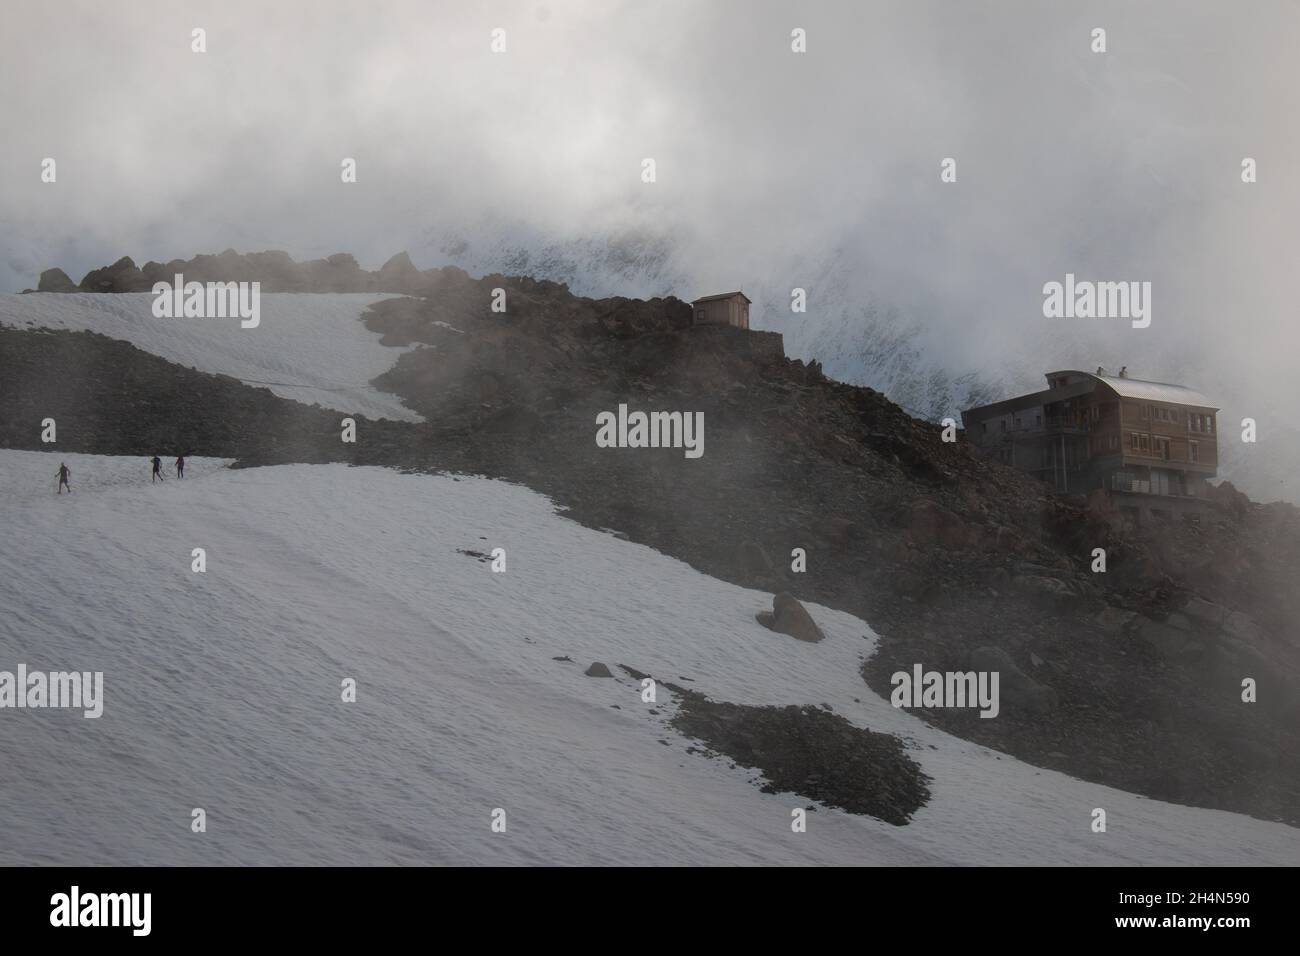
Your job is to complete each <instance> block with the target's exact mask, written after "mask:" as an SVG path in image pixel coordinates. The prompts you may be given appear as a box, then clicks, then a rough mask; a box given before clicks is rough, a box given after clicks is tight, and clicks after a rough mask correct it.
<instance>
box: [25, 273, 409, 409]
mask: <svg viewBox="0 0 1300 956" xmlns="http://www.w3.org/2000/svg"><path fill="white" fill-rule="evenodd" d="M388 298H393V296H389V295H351V294H334V293H328V294H305V293H276V294H266V295H263V296H262V297H261V322H260V323H259V324H258V326H257V327H256V328H250V329H245V328H241V327H240V322H239V319H196V318H181V319H158V318H154V315H153V311H152V309H153V301H154V297H153V296H152V295H151V294H149V293H147V292H145V293H130V294H114V295H97V294H94V293H68V294H58V295H55V294H43V295H0V325H8V326H13V327H15V328H20V329H25V328H46V329H73V330H81V329H89V330H90V331H92V332H99V333H100V334H102V335H107V336H108V337H109V338H114V339H125V340H126V341H128V342H130V343H131V344H132V345H134V346H136V347H137V348H140V349H143V350H144V351H146V352H152V353H153V354H155V355H159V356H161V357H162V358H165V359H167V360H168V361H170V362H176V363H178V364H180V365H184V366H186V367H191V366H192V367H194V368H197V369H198V370H199V371H201V372H219V373H221V374H223V375H229V376H231V377H233V378H238V379H241V380H242V381H245V382H249V383H251V384H256V385H265V386H267V387H268V388H270V389H271V391H272V392H274V393H275V394H276V395H279V396H280V397H281V398H290V399H293V400H294V401H298V402H303V403H304V404H307V405H312V404H316V405H321V406H323V407H325V408H334V409H337V410H339V411H341V412H351V413H352V414H359V415H365V416H367V417H369V418H392V419H398V420H403V421H421V420H422V419H421V417H420V416H419V415H417V414H416V413H415V412H413V411H411V410H410V409H409V408H407V407H406V406H404V405H403V404H402V403H401V401H400V400H399V399H398V397H397V396H396V395H392V394H390V393H388V392H381V391H380V390H379V389H377V388H374V387H372V386H371V385H370V381H371V379H373V378H375V377H376V376H378V375H382V374H383V373H384V372H386V371H388V370H389V369H390V368H392V367H393V365H394V364H395V363H396V362H397V359H398V357H399V356H400V355H401V354H402V353H403V352H404V351H406V349H404V348H403V349H398V348H389V347H387V346H383V345H380V344H379V338H380V336H379V335H377V334H376V333H374V332H371V331H370V330H368V329H367V328H366V327H365V326H364V325H363V324H362V323H361V320H360V316H361V314H362V313H363V312H365V310H366V309H367V308H369V307H370V306H371V305H372V304H373V303H375V302H378V301H379V300H381V299H388Z"/></svg>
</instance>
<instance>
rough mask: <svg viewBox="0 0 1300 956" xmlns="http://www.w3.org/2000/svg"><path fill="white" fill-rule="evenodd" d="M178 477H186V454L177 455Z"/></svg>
mask: <svg viewBox="0 0 1300 956" xmlns="http://www.w3.org/2000/svg"><path fill="white" fill-rule="evenodd" d="M176 477H177V478H184V477H185V456H184V455H177V456H176Z"/></svg>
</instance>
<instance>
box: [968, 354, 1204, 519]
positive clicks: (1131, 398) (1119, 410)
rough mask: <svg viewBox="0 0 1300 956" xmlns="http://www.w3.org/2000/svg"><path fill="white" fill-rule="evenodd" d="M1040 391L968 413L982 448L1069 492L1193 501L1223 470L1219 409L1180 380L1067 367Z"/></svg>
mask: <svg viewBox="0 0 1300 956" xmlns="http://www.w3.org/2000/svg"><path fill="white" fill-rule="evenodd" d="M1047 384H1048V388H1046V389H1045V390H1043V391H1041V392H1034V393H1032V394H1029V395H1022V396H1020V397H1018V398H1010V399H1007V400H1006V401H1002V402H995V403H993V404H992V405H982V406H980V407H978V408H972V409H968V410H967V411H964V412H962V416H961V417H962V423H963V425H964V426H965V429H966V437H967V439H968V440H969V441H970V442H971V443H972V444H974V445H975V446H976V447H977V448H978V449H979V450H980V451H981V453H983V454H985V455H986V456H988V457H991V458H995V459H996V460H999V461H1002V462H1004V463H1005V464H1008V465H1011V466H1013V467H1015V468H1019V469H1021V470H1022V471H1027V472H1030V473H1031V474H1035V475H1037V476H1038V477H1039V478H1041V479H1043V481H1046V482H1048V483H1049V484H1051V485H1052V487H1053V488H1055V489H1057V490H1058V491H1063V492H1084V493H1086V492H1089V491H1092V490H1094V489H1097V488H1104V489H1106V490H1107V491H1108V492H1110V493H1112V494H1114V495H1121V496H1158V497H1159V498H1160V499H1161V500H1162V501H1173V500H1178V499H1181V500H1195V499H1200V498H1202V497H1203V496H1204V494H1205V479H1206V478H1210V477H1213V476H1214V474H1215V472H1216V471H1217V470H1218V464H1219V445H1218V427H1217V425H1216V423H1215V413H1216V412H1217V411H1218V407H1217V406H1215V405H1213V404H1211V402H1210V400H1209V399H1208V398H1206V397H1205V396H1204V395H1201V394H1200V393H1199V392H1196V391H1193V390H1192V389H1190V388H1184V387H1183V386H1181V385H1170V384H1166V383H1164V382H1146V381H1142V380H1141V379H1135V378H1129V377H1128V375H1127V372H1126V370H1123V369H1121V370H1120V373H1119V374H1118V375H1111V374H1110V373H1108V372H1107V371H1106V370H1105V369H1100V368H1099V369H1097V371H1096V372H1081V371H1076V370H1067V371H1061V372H1049V373H1048V374H1047Z"/></svg>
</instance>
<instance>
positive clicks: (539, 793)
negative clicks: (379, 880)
mask: <svg viewBox="0 0 1300 956" xmlns="http://www.w3.org/2000/svg"><path fill="white" fill-rule="evenodd" d="M60 460H65V461H67V463H68V465H69V467H70V468H71V469H72V473H73V487H74V489H75V490H76V493H75V494H74V495H72V496H70V497H69V496H67V495H64V496H61V497H56V496H55V495H54V494H53V490H54V489H53V475H54V472H55V470H56V468H57V467H58V462H59V461H60ZM220 464H221V463H219V462H203V463H196V465H195V467H194V470H193V472H192V476H191V477H187V478H186V479H185V480H184V481H175V480H171V481H168V482H166V483H165V484H163V485H157V486H151V485H150V484H149V482H148V479H147V474H146V470H145V469H144V467H143V463H142V462H141V461H140V460H138V459H118V458H99V457H93V456H82V455H67V456H61V455H58V454H50V453H41V452H21V451H0V487H3V488H4V489H5V494H4V496H3V498H0V526H3V527H4V528H5V530H6V542H7V545H6V547H4V548H3V549H0V606H2V607H3V608H4V609H5V613H4V614H3V615H0V670H9V671H13V670H15V669H16V667H17V665H18V664H19V663H24V664H26V665H28V667H29V668H32V669H37V668H39V669H44V670H64V669H78V670H90V671H95V670H99V671H103V672H104V712H103V716H102V717H100V718H98V719H85V718H84V717H82V716H81V713H80V712H70V711H61V710H58V711H56V710H40V711H33V710H22V711H18V710H3V711H0V752H2V753H4V754H5V767H4V773H3V774H0V826H3V830H4V833H5V839H4V840H3V841H0V863H4V864H13V863H72V862H76V863H82V864H99V863H102V864H109V863H180V864H201V863H211V864H265V863H289V864H303V863H334V864H372V863H411V864H414V863H497V864H503V863H505V864H523V863H533V864H570V863H614V864H617V863H639V864H646V863H649V864H666V863H683V864H686V863H712V864H718V863H760V862H761V863H767V862H771V863H778V862H779V863H836V864H908V863H912V864H934V863H1041V864H1100V863H1185V864H1198V863H1224V864H1237V863H1240V864H1245V863H1277V864H1281V863H1295V862H1296V861H1297V860H1300V831H1297V830H1295V829H1291V828H1288V827H1286V826H1283V825H1280V824H1271V823H1266V822H1261V821H1258V820H1253V819H1250V818H1246V817H1242V816H1237V815H1233V814H1228V813H1222V812H1218V811H1212V810H1203V809H1193V808H1187V807H1180V806H1174V805H1169V804H1162V803H1158V802H1154V801H1150V800H1145V799H1142V798H1138V797H1135V796H1132V795H1128V794H1125V793H1121V792H1118V791H1115V790H1112V789H1109V788H1106V787H1102V786H1096V785H1092V784H1087V783H1082V782H1079V781H1076V780H1073V779H1070V778H1068V777H1065V776H1063V775H1061V774H1059V773H1055V772H1052V771H1047V770H1038V769H1035V768H1033V767H1030V766H1028V765H1025V764H1022V763H1019V762H1017V761H1016V760H1013V759H1011V758H1010V757H1007V756H1002V755H998V754H995V753H993V752H991V751H989V750H987V749H985V748H983V747H980V746H977V745H974V744H970V743H967V742H965V741H962V740H958V739H956V738H953V737H950V736H947V735H945V734H943V733H941V732H939V731H936V730H934V729H932V728H930V727H928V726H926V725H925V724H923V723H922V722H921V721H919V720H917V719H915V718H914V717H912V716H910V715H909V714H908V713H906V712H905V711H900V710H895V709H894V708H892V707H891V706H890V705H889V703H888V702H887V701H885V700H882V699H880V698H878V697H876V696H875V695H873V694H872V693H871V691H870V690H868V689H867V688H866V687H865V686H864V685H863V684H862V682H861V679H860V677H859V676H858V669H859V664H860V662H861V661H862V660H863V658H864V656H865V655H868V654H870V653H871V652H872V650H873V647H874V643H875V637H874V635H873V634H872V632H871V631H870V630H869V628H868V627H867V626H866V625H865V624H864V623H863V622H861V621H859V620H857V619H855V618H853V617H851V616H849V615H847V614H844V613H840V612H835V611H831V610H828V609H826V608H823V607H818V606H815V605H810V608H809V609H810V611H811V613H812V614H813V615H814V616H815V618H816V619H817V621H818V622H819V623H820V624H821V626H822V627H823V629H824V630H825V632H826V634H827V639H826V640H825V641H823V642H821V643H819V644H806V643H802V642H799V641H796V640H793V639H791V638H789V637H786V636H783V635H779V634H775V633H773V632H771V631H768V630H766V629H765V628H763V627H762V626H760V625H759V624H758V623H757V622H756V621H755V620H754V613H755V612H756V611H760V610H763V609H765V608H769V607H770V606H771V596H770V595H767V594H761V593H758V592H754V591H748V590H745V589H742V588H739V587H735V586H733V585H730V584H726V583H723V582H719V581H717V580H714V579H711V578H708V577H706V576H704V575H702V574H700V573H699V572H697V571H695V570H694V569H692V568H690V567H688V566H687V565H684V564H682V563H680V562H678V561H675V560H672V559H670V558H668V557H665V556H663V555H661V554H659V553H657V552H655V551H652V550H650V549H648V548H645V547H642V546H639V545H635V544H631V543H628V542H626V541H623V540H621V539H619V538H616V537H614V536H611V535H606V534H601V533H599V532H595V531H592V530H589V529H586V528H583V527H581V526H579V525H577V524H575V523H572V522H570V521H568V520H566V519H565V518H563V517H562V516H561V515H559V514H557V513H556V512H555V509H554V507H553V505H552V504H551V503H550V502H549V501H548V500H547V499H545V498H543V497H541V496H539V495H537V494H535V493H534V492H531V491H529V490H527V489H525V488H522V487H519V486H514V485H509V484H505V483H502V482H497V481H489V480H485V479H477V478H465V479H458V478H455V477H450V476H429V475H400V474H397V473H394V472H390V471H386V470H380V469H372V468H348V467H345V466H336V465H329V466H308V465H294V466H286V467H276V468H262V469H249V470H228V469H222V468H221V467H220ZM32 489H38V492H37V493H33V491H32ZM13 542H22V547H14V546H13ZM497 547H501V548H504V549H506V560H507V570H506V571H505V572H504V573H493V572H492V570H491V569H490V566H489V565H488V564H487V563H484V562H483V561H481V560H478V559H476V558H475V557H473V556H471V555H466V554H464V553H461V552H462V551H474V552H484V553H488V552H491V550H492V549H493V548H497ZM194 548H204V549H205V551H206V560H207V571H206V573H203V574H198V573H194V572H193V571H192V570H191V561H192V557H191V553H192V550H193V549H194ZM566 656H567V657H569V658H572V662H569V661H563V660H556V659H555V658H562V657H566ZM595 660H599V661H603V662H606V663H608V664H609V665H610V666H611V668H612V669H613V670H614V671H615V673H616V675H617V679H614V680H610V679H600V678H589V677H586V676H584V675H583V670H584V669H585V667H586V666H587V664H588V663H590V662H591V661H595ZM617 664H628V665H630V666H632V667H635V668H638V669H639V670H642V671H645V672H648V673H651V674H653V675H655V676H656V677H659V678H661V679H664V680H669V681H674V682H676V681H686V680H689V681H692V682H693V683H690V684H689V685H688V686H690V687H691V688H692V689H694V690H698V691H701V692H703V693H705V694H707V695H709V696H710V697H712V698H714V699H717V700H728V701H732V702H736V703H748V704H790V703H799V704H802V703H807V704H820V703H823V702H824V703H827V704H829V705H831V706H832V707H833V708H834V710H835V712H836V713H838V714H840V715H842V716H844V717H845V718H847V719H848V720H849V721H851V722H852V723H854V724H855V725H858V726H866V727H869V728H871V729H872V730H875V731H884V732H890V733H894V734H898V735H901V736H902V737H903V738H904V739H905V740H907V741H909V747H910V750H909V753H910V754H911V755H912V757H913V758H914V759H915V760H916V761H918V762H919V763H920V765H921V767H922V769H923V770H924V771H925V773H927V774H929V775H930V776H931V777H932V778H933V779H932V782H931V784H930V790H931V792H932V799H931V801H930V803H929V804H928V805H926V806H925V807H923V808H922V809H921V810H920V811H919V812H917V813H916V814H915V816H914V817H913V820H912V822H911V823H910V824H909V825H907V826H904V827H895V826H891V825H889V824H886V823H883V822H881V821H878V820H875V819H873V818H870V817H864V816H854V815H851V814H848V813H845V812H842V811H840V810H832V809H825V808H821V809H819V810H818V812H815V813H811V814H809V822H808V830H807V832H806V833H801V834H796V833H793V832H791V829H790V810H791V808H793V807H800V806H805V805H806V804H807V801H806V800H805V799H803V798H800V797H798V796H797V795H794V794H788V793H784V794H764V793H762V792H761V791H760V790H759V789H758V788H757V787H756V786H755V785H754V784H753V783H752V782H751V778H752V777H753V773H752V772H748V771H743V770H739V769H734V768H730V767H729V766H728V764H727V762H726V761H723V760H717V759H708V758H706V757H704V756H702V755H701V754H699V753H689V752H688V751H687V748H688V746H690V744H691V742H690V741H688V740H687V739H685V738H683V737H681V736H680V735H678V734H677V733H676V732H675V731H674V730H673V729H672V728H671V727H670V726H668V724H667V721H668V719H669V717H670V716H671V714H672V713H673V712H674V702H673V700H672V698H673V694H672V693H671V692H670V691H668V690H667V689H665V688H663V687H661V688H660V691H659V694H660V696H659V701H658V704H657V705H650V704H644V703H642V701H641V696H640V685H639V683H638V682H637V681H634V680H633V679H632V678H630V677H628V676H627V675H626V674H624V673H623V672H622V671H621V670H620V669H619V668H618V667H617V666H615V665H617ZM345 678H355V680H356V682H357V699H356V702H355V703H345V702H344V701H343V700H342V699H341V691H340V687H341V682H342V681H343V680H344V679H345ZM652 707H653V709H655V710H658V711H659V713H658V714H653V713H651V709H652ZM498 807H500V808H504V809H505V810H506V813H507V824H508V827H507V831H506V832H505V833H494V832H492V830H491V827H490V821H491V813H492V811H493V809H494V808H498ZM1095 807H1102V808H1105V809H1106V811H1107V814H1108V823H1109V829H1108V832H1107V833H1104V834H1098V833H1092V832H1091V831H1090V828H1089V824H1090V821H1091V813H1092V810H1093V808H1095ZM194 808H203V809H204V810H205V811H206V814H207V832H206V833H193V832H191V828H190V823H191V811H192V810H193V809H194Z"/></svg>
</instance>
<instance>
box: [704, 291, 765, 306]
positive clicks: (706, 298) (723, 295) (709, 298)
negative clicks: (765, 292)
mask: <svg viewBox="0 0 1300 956" xmlns="http://www.w3.org/2000/svg"><path fill="white" fill-rule="evenodd" d="M737 295H738V296H740V297H741V298H742V299H744V300H745V301H746V302H749V304H750V305H753V304H754V303H753V302H750V299H749V296H747V295H745V293H743V292H741V291H739V290H737V291H735V292H719V293H718V294H717V295H706V296H701V297H700V298H698V299H692V300H691V305H696V304H698V303H700V302H713V301H715V300H717V299H730V298H731V297H732V296H737Z"/></svg>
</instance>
